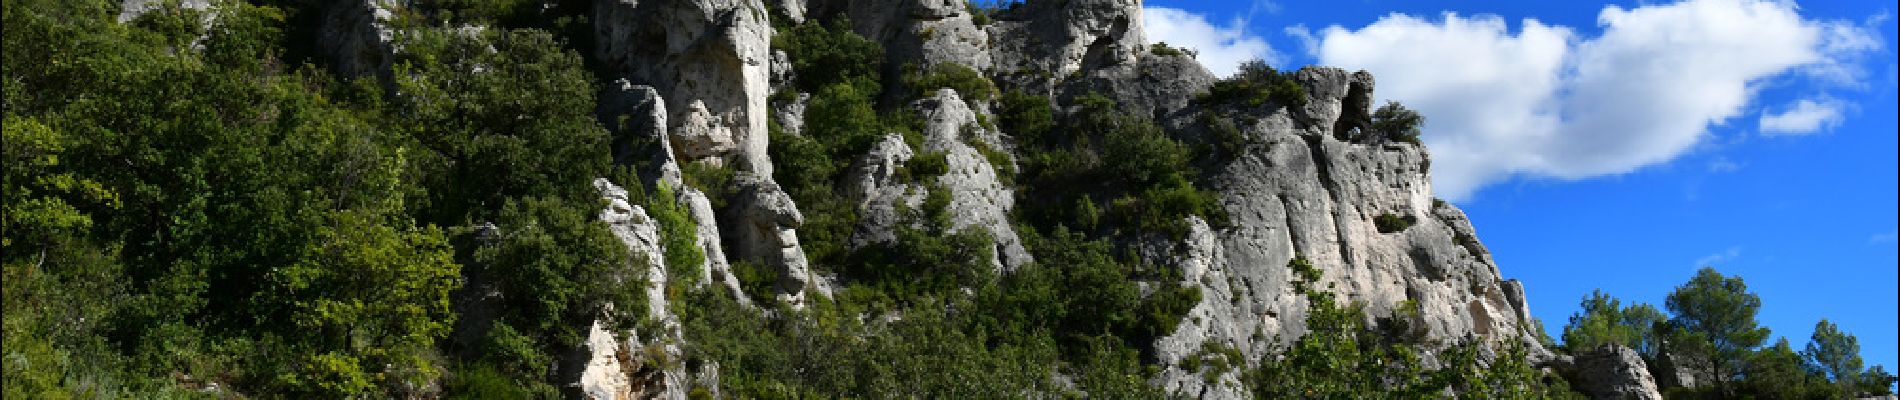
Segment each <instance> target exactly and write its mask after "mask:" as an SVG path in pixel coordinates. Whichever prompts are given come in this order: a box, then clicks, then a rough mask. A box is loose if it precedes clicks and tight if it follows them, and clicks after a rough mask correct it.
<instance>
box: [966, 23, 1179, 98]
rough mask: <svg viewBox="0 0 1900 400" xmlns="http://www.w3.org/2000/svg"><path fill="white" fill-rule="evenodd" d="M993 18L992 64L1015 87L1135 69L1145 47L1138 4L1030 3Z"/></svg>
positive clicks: (1043, 84) (991, 33) (989, 29)
mask: <svg viewBox="0 0 1900 400" xmlns="http://www.w3.org/2000/svg"><path fill="white" fill-rule="evenodd" d="M994 19H995V22H993V23H992V24H991V25H990V26H989V28H988V31H989V34H990V37H993V38H998V40H996V41H995V43H993V45H992V46H991V52H990V54H991V59H992V61H993V63H994V66H995V71H996V73H997V74H998V75H1001V76H1002V77H1003V79H1004V80H1006V81H1010V82H1012V83H1014V84H1015V85H1014V86H1020V87H1029V88H1048V87H1050V85H1051V84H1053V82H1054V79H1060V78H1064V77H1067V76H1069V75H1070V74H1072V73H1076V72H1078V71H1083V70H1088V69H1099V68H1104V67H1110V66H1116V65H1124V64H1134V63H1135V62H1136V60H1137V59H1138V57H1139V55H1140V54H1141V53H1142V48H1143V47H1144V46H1145V45H1146V39H1145V38H1143V36H1142V32H1141V1H1140V0H1070V1H1036V2H1027V3H1023V4H1021V5H1019V6H1016V7H1014V8H1012V9H1010V10H1007V11H1005V12H1001V13H998V15H997V16H996V17H995V18H994ZM1031 92H1037V91H1036V90H1031Z"/></svg>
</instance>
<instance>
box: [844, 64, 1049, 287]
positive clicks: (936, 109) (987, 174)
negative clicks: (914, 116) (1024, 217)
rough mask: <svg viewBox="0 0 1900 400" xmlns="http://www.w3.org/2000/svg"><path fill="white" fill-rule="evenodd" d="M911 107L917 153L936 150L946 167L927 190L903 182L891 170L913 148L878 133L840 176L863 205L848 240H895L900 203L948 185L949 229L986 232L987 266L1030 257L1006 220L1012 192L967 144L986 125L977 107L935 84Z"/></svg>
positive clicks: (913, 203)
mask: <svg viewBox="0 0 1900 400" xmlns="http://www.w3.org/2000/svg"><path fill="white" fill-rule="evenodd" d="M913 107H915V108H916V109H917V111H918V114H919V115H920V116H922V117H923V119H924V129H923V135H924V141H923V146H922V147H923V150H922V151H927V152H940V153H943V154H944V159H945V161H946V162H947V164H948V165H949V172H946V173H944V174H943V175H941V176H938V177H936V179H935V181H934V182H932V183H934V184H935V185H934V188H933V187H932V186H927V185H918V184H913V183H908V182H904V181H903V180H902V179H900V178H899V177H898V176H897V169H898V168H899V167H900V166H902V165H903V163H904V162H906V161H909V160H910V159H911V158H912V157H914V156H915V155H916V153H915V152H914V151H912V149H911V148H910V145H909V144H906V143H905V142H904V139H903V137H901V136H898V135H896V134H892V135H888V136H885V138H884V140H883V141H880V142H878V143H877V144H876V145H874V146H873V147H872V148H871V151H870V152H869V153H868V154H866V155H865V156H864V158H862V159H859V161H858V162H857V163H856V165H854V166H853V167H852V171H851V173H850V174H849V175H848V177H847V178H846V180H845V181H846V182H847V186H846V187H847V188H849V190H850V191H851V192H850V193H852V194H853V198H855V199H857V200H858V202H859V203H858V204H859V207H860V209H861V210H862V211H861V214H860V216H861V217H862V219H861V220H860V221H859V223H858V230H857V232H855V233H854V234H853V237H852V242H851V243H852V245H853V246H863V245H865V244H869V243H876V242H884V241H890V240H895V239H896V233H895V232H896V229H897V226H898V224H900V223H904V221H902V218H901V216H900V215H898V213H897V208H898V207H897V206H898V205H899V204H902V205H905V206H907V207H917V206H918V205H919V204H921V203H922V201H923V198H924V196H925V195H926V194H928V193H929V191H930V190H947V191H949V192H950V199H951V200H950V206H949V207H948V209H947V212H948V213H949V215H950V221H951V229H952V230H953V231H960V230H962V229H970V228H972V227H976V228H981V229H984V230H985V231H987V232H989V234H990V237H991V239H992V240H993V241H994V242H995V245H996V249H995V250H996V251H995V252H994V254H995V258H994V259H992V260H990V263H991V265H993V266H995V267H996V268H998V269H999V270H1009V269H1014V268H1015V267H1017V266H1020V265H1022V264H1024V263H1027V262H1029V261H1030V256H1029V252H1028V251H1027V250H1025V249H1024V248H1023V245H1022V239H1020V238H1019V237H1017V235H1016V230H1015V228H1014V227H1012V226H1011V225H1010V223H1009V211H1010V210H1011V209H1014V208H1015V207H1016V197H1015V191H1014V190H1011V189H1009V187H1007V186H1005V185H1003V182H1002V178H1001V177H1000V176H999V175H998V174H997V172H996V167H995V166H993V165H991V164H990V161H989V159H988V158H987V157H985V156H984V155H983V154H982V152H979V151H977V149H976V148H975V147H973V146H971V145H970V143H971V142H974V141H981V140H983V139H981V137H982V136H984V135H983V134H982V133H981V131H984V130H985V129H986V128H983V127H982V126H981V125H980V124H978V123H977V120H976V112H975V111H973V110H971V108H970V106H969V105H968V104H967V103H965V102H964V101H963V99H962V98H960V97H958V96H957V94H956V91H954V90H950V89H942V90H938V91H937V94H936V96H935V97H930V98H926V99H923V100H918V101H917V102H916V103H914V104H913ZM985 145H989V146H992V148H995V147H994V145H990V144H985Z"/></svg>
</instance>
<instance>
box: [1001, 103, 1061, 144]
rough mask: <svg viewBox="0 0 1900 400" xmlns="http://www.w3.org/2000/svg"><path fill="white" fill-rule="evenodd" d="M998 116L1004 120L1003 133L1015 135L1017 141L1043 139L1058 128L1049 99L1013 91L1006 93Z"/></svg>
mask: <svg viewBox="0 0 1900 400" xmlns="http://www.w3.org/2000/svg"><path fill="white" fill-rule="evenodd" d="M998 108H999V110H998V111H997V116H998V117H999V118H1000V119H1001V120H1002V124H1001V128H1002V129H1003V132H1009V133H1010V134H1012V135H1015V137H1016V138H1017V140H1022V141H1025V144H1029V143H1030V142H1027V141H1030V140H1036V139H1041V138H1042V137H1043V136H1044V135H1046V134H1047V133H1048V132H1049V130H1050V129H1053V128H1055V126H1056V116H1055V110H1054V109H1053V108H1052V107H1050V105H1049V99H1045V98H1042V97H1041V96H1034V95H1029V94H1025V93H1023V92H1021V91H1015V90H1012V91H1010V92H1009V93H1004V94H1003V98H1002V100H1001V104H999V105H998Z"/></svg>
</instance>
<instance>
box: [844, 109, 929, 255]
mask: <svg viewBox="0 0 1900 400" xmlns="http://www.w3.org/2000/svg"><path fill="white" fill-rule="evenodd" d="M916 155H917V153H916V152H915V151H913V150H911V148H910V145H909V144H906V143H904V137H903V136H901V135H898V134H895V133H893V134H889V135H885V136H884V139H883V140H881V141H878V142H877V144H874V145H871V150H870V151H869V152H867V153H866V154H865V155H864V158H860V159H858V162H857V163H856V164H854V165H852V166H851V172H849V173H848V174H847V175H846V178H845V187H846V188H847V190H848V191H849V192H848V193H850V194H851V198H852V199H854V200H856V201H857V203H858V209H859V216H858V217H859V219H858V226H857V229H856V230H855V231H854V232H852V234H851V243H850V245H851V247H861V246H864V245H867V244H871V243H880V242H889V241H892V240H897V224H899V223H902V221H901V220H902V218H901V216H900V215H898V214H897V209H898V207H897V205H899V204H902V205H904V206H905V207H911V208H915V207H917V206H918V205H919V204H920V203H922V202H923V198H924V196H923V193H920V192H918V188H917V187H916V185H912V184H910V183H907V182H904V180H903V179H901V178H900V177H899V176H898V174H897V170H898V168H901V167H903V165H904V163H905V162H907V161H910V159H911V157H915V156H916Z"/></svg>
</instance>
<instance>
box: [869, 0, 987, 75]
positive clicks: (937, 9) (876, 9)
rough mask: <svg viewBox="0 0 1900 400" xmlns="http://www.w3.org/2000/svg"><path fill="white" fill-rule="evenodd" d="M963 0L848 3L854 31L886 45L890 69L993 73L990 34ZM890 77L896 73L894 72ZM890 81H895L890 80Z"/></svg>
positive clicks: (886, 56)
mask: <svg viewBox="0 0 1900 400" xmlns="http://www.w3.org/2000/svg"><path fill="white" fill-rule="evenodd" d="M966 3H967V2H966V1H964V0H895V1H851V2H845V4H846V6H845V7H846V10H845V12H846V14H847V16H848V17H850V19H851V24H852V30H853V31H856V32H857V33H858V35H860V36H864V37H865V38H867V39H870V40H872V41H875V42H878V43H880V44H883V45H884V56H885V59H886V61H887V62H886V63H885V64H886V65H888V66H892V67H899V66H902V65H904V64H906V63H911V64H915V65H916V66H918V67H929V66H932V65H936V64H939V63H957V64H962V65H964V66H968V67H971V68H976V69H977V70H985V69H988V68H989V67H990V54H989V51H988V49H989V46H990V34H989V32H987V31H986V30H984V27H982V26H977V24H976V19H975V16H974V15H972V14H970V10H969V8H967V7H966V6H965V4H966ZM888 72H897V71H896V70H894V69H892V70H889V71H888ZM887 76H896V75H889V74H888V73H887Z"/></svg>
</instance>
